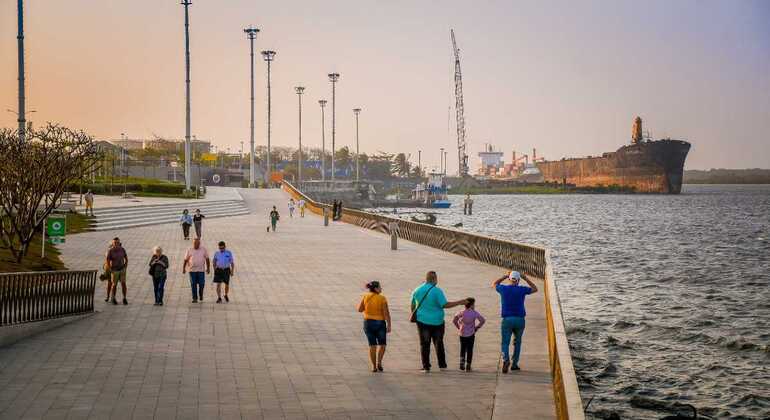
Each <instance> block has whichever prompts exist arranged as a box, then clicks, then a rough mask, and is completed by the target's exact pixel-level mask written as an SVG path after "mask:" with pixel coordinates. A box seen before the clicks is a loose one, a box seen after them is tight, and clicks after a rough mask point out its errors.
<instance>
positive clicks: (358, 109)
mask: <svg viewBox="0 0 770 420" xmlns="http://www.w3.org/2000/svg"><path fill="white" fill-rule="evenodd" d="M353 113H354V114H356V181H359V174H358V173H359V159H358V156H359V152H358V114H360V113H361V108H353Z"/></svg>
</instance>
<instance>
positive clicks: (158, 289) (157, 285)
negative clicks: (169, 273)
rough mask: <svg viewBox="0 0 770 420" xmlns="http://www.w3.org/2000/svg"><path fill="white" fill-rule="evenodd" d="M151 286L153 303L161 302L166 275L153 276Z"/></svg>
mask: <svg viewBox="0 0 770 420" xmlns="http://www.w3.org/2000/svg"><path fill="white" fill-rule="evenodd" d="M152 286H153V290H154V291H155V303H163V288H164V287H165V286H166V276H165V275H164V276H160V277H153V278H152Z"/></svg>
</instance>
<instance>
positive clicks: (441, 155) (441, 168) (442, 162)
mask: <svg viewBox="0 0 770 420" xmlns="http://www.w3.org/2000/svg"><path fill="white" fill-rule="evenodd" d="M438 159H439V162H440V163H439V170H440V171H441V173H442V174H443V173H444V148H443V147H442V148H441V154H439V157H438Z"/></svg>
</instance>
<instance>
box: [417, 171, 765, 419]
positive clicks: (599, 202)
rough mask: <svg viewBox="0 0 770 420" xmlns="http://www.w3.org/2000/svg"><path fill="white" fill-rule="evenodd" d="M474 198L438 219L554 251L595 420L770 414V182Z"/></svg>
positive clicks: (565, 309) (582, 387)
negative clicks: (687, 408) (682, 407)
mask: <svg viewBox="0 0 770 420" xmlns="http://www.w3.org/2000/svg"><path fill="white" fill-rule="evenodd" d="M462 198H463V197H461V196H450V199H451V200H452V202H453V206H452V208H451V209H448V210H431V211H432V212H435V213H438V214H437V216H438V220H437V224H439V225H445V226H452V225H454V224H456V223H462V224H463V226H462V227H460V228H459V229H463V230H467V231H469V232H474V233H480V234H485V235H489V236H493V237H498V238H503V239H508V240H512V241H516V242H522V243H527V244H535V245H541V246H545V247H548V248H550V249H551V250H552V261H553V265H554V273H555V276H556V281H557V285H558V289H559V295H560V297H561V302H562V309H563V312H564V317H565V322H566V325H567V331H568V338H569V342H570V347H571V349H572V357H573V359H574V363H575V369H576V371H577V375H578V382H579V385H580V390H581V394H582V397H583V402H584V403H586V402H588V400H589V399H590V398H592V397H593V398H594V399H593V401H592V402H591V405H590V406H589V408H588V411H589V412H591V413H593V414H592V415H593V418H608V417H609V416H610V415H611V414H612V413H613V412H614V413H618V414H619V415H620V416H621V418H639V419H648V418H649V419H657V418H661V417H663V416H665V415H670V414H672V410H673V408H674V407H675V406H674V405H675V404H677V403H682V404H692V405H693V406H695V407H697V408H698V411H699V413H700V414H704V415H707V416H709V417H712V418H735V419H740V418H752V419H753V418H768V417H770V185H752V186H736V185H712V186H696V185H685V186H684V188H683V193H682V194H680V195H674V196H671V195H588V194H586V195H479V196H474V209H473V210H474V214H473V216H463V214H462ZM402 217H408V215H402ZM525 345H526V335H525ZM674 411H675V410H674ZM682 413H684V411H682ZM591 417H592V416H591V415H589V418H591Z"/></svg>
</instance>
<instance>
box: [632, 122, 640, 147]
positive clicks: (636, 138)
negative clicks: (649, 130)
mask: <svg viewBox="0 0 770 420" xmlns="http://www.w3.org/2000/svg"><path fill="white" fill-rule="evenodd" d="M641 141H642V119H641V117H636V119H634V125H633V127H632V128H631V143H633V144H638V143H640V142H641Z"/></svg>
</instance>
